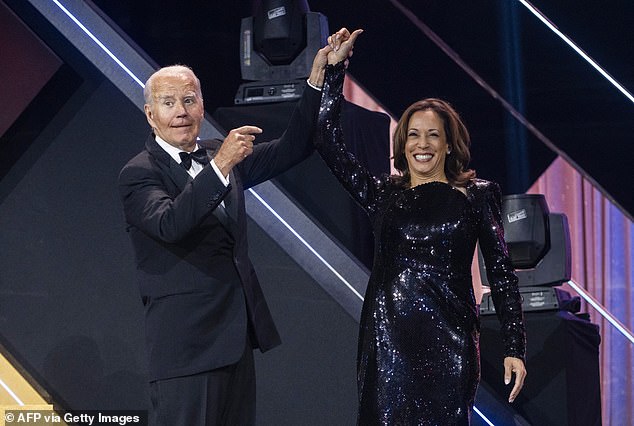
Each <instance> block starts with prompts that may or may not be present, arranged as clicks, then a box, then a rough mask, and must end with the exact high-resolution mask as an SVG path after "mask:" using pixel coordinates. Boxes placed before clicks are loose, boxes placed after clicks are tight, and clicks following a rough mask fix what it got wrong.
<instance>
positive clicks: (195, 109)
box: [145, 69, 204, 151]
mask: <svg viewBox="0 0 634 426" xmlns="http://www.w3.org/2000/svg"><path fill="white" fill-rule="evenodd" d="M150 84H151V85H152V91H151V93H152V99H151V100H150V103H149V104H145V115H146V117H147V121H148V123H150V126H152V128H153V129H154V133H155V134H156V135H157V136H159V137H160V138H161V139H163V140H164V141H165V142H167V143H169V144H170V145H172V146H175V147H177V148H181V149H183V150H185V151H191V150H192V149H193V148H194V147H195V146H196V138H197V137H198V134H199V133H200V123H201V121H202V119H203V116H204V107H203V100H202V96H201V95H200V87H199V85H198V80H197V79H196V77H195V76H194V73H193V72H192V71H190V70H188V69H182V70H180V69H179V70H177V71H173V70H171V71H165V72H161V71H159V74H157V75H155V76H154V77H153V78H152V79H151V81H150Z"/></svg>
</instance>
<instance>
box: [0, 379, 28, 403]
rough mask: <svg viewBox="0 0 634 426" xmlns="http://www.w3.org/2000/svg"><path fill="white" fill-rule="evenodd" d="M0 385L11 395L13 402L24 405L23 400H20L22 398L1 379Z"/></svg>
mask: <svg viewBox="0 0 634 426" xmlns="http://www.w3.org/2000/svg"><path fill="white" fill-rule="evenodd" d="M0 386H2V387H3V388H4V390H6V391H7V392H8V393H9V395H11V397H12V398H13V399H14V400H15V402H17V403H18V405H24V402H22V400H21V399H20V398H18V396H17V395H16V394H15V392H13V391H12V390H11V388H10V387H9V386H8V385H7V384H6V383H5V382H4V380H2V379H0Z"/></svg>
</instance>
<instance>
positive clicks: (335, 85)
mask: <svg viewBox="0 0 634 426" xmlns="http://www.w3.org/2000/svg"><path fill="white" fill-rule="evenodd" d="M343 77H344V68H343V64H337V65H334V66H331V65H329V66H328V67H327V69H326V81H325V84H324V88H323V95H322V101H321V108H320V112H319V131H318V134H317V137H316V145H317V149H318V151H319V153H320V155H321V156H322V157H323V158H324V160H325V161H326V163H327V164H328V166H329V168H330V169H331V171H332V172H333V174H334V175H335V176H336V177H337V179H338V180H339V181H340V182H341V184H342V185H343V186H344V187H345V188H346V190H347V191H348V192H349V193H350V195H351V196H352V197H353V198H354V199H355V200H356V201H357V202H358V203H359V204H360V205H361V206H362V207H363V209H364V210H365V211H366V212H367V214H368V216H369V217H370V220H371V223H372V227H373V231H374V235H375V254H374V266H373V270H372V274H371V276H370V281H369V283H368V288H367V291H366V295H365V301H364V305H363V310H362V313H361V324H360V330H359V347H358V358H357V368H358V389H359V415H358V424H359V425H363V426H368V425H449V424H452V425H453V424H468V423H469V419H470V415H471V409H472V406H473V400H474V398H475V393H476V389H477V385H478V381H479V379H480V358H479V347H478V339H479V319H478V311H477V307H476V303H475V298H474V294H473V288H472V284H471V261H472V258H473V253H474V249H475V245H476V242H477V241H479V244H480V247H481V249H482V252H483V257H484V259H485V263H486V265H487V276H488V279H489V282H490V283H491V288H492V296H493V301H494V304H495V306H496V311H497V312H498V317H499V319H500V322H501V324H502V327H501V330H502V331H501V332H502V338H503V341H504V345H505V348H504V354H505V356H514V357H517V358H521V359H524V356H525V333H524V322H523V317H522V311H521V303H520V296H519V291H518V287H517V277H516V276H515V274H514V273H513V269H512V267H511V264H510V260H509V257H508V253H507V250H506V245H505V243H504V235H503V229H502V226H501V218H500V199H501V197H500V189H499V187H498V185H497V184H495V183H492V182H488V181H485V180H481V179H474V180H472V181H471V182H470V183H469V184H468V185H467V188H466V189H467V195H466V196H465V195H464V194H463V193H462V192H460V191H459V190H457V189H455V188H453V187H452V186H450V185H448V184H446V183H442V182H431V183H428V184H424V185H419V186H416V187H414V188H404V187H403V186H401V185H399V184H397V183H396V182H395V181H394V180H392V179H391V178H390V177H389V176H381V177H374V176H372V175H371V174H370V173H369V172H368V171H367V170H366V169H365V168H364V167H363V166H362V165H361V164H360V163H359V162H358V161H357V159H356V158H355V157H354V156H353V155H352V154H350V153H348V152H347V151H346V148H345V144H344V143H343V133H342V130H341V125H340V112H341V101H342V99H343V95H342V87H343Z"/></svg>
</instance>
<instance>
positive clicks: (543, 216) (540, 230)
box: [502, 194, 549, 269]
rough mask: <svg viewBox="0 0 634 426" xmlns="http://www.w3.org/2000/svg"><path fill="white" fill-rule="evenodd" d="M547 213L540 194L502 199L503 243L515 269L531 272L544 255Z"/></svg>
mask: <svg viewBox="0 0 634 426" xmlns="http://www.w3.org/2000/svg"><path fill="white" fill-rule="evenodd" d="M548 213H549V211H548V206H547V204H546V199H545V198H544V196H543V195H541V194H518V195H508V196H505V197H503V201H502V222H503V224H504V239H505V240H506V245H507V247H508V250H509V255H510V256H511V260H512V262H513V267H515V269H526V268H534V267H535V266H536V265H537V263H538V262H539V261H540V260H541V259H542V258H543V257H544V255H545V254H546V252H547V251H548V245H549V238H548V230H547V226H548Z"/></svg>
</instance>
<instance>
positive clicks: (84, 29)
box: [53, 0, 145, 87]
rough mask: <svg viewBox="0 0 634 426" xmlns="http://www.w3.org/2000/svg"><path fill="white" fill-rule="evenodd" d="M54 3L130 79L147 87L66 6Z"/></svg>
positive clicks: (55, 1) (56, 1) (57, 2)
mask: <svg viewBox="0 0 634 426" xmlns="http://www.w3.org/2000/svg"><path fill="white" fill-rule="evenodd" d="M53 3H55V4H56V5H57V7H59V8H60V10H61V11H62V12H64V13H65V14H66V16H68V17H69V18H70V19H71V20H72V21H73V22H74V23H75V24H76V25H77V26H78V27H79V28H81V30H82V31H83V32H85V33H86V35H87V36H88V37H90V38H91V39H92V41H94V42H95V43H97V46H99V47H100V48H101V50H103V51H104V52H105V53H106V54H107V55H108V56H110V58H112V60H113V61H115V62H116V63H117V65H119V66H120V67H121V69H122V70H123V71H125V72H126V74H128V75H129V76H130V77H132V79H133V80H134V81H136V82H137V83H138V84H139V86H141V87H145V84H143V82H142V81H141V80H140V79H139V78H138V77H137V76H136V75H134V73H133V72H132V71H130V69H129V68H128V67H126V66H125V65H124V64H123V62H121V61H120V60H119V58H117V57H116V56H115V54H114V53H112V52H111V51H110V49H108V48H107V47H106V46H105V45H104V44H103V43H102V42H101V41H100V40H99V39H98V38H97V37H96V36H95V35H94V34H93V33H92V32H90V31H89V30H88V28H86V27H85V26H84V24H82V23H81V22H79V19H77V18H76V17H75V15H73V14H72V13H70V12H69V11H68V9H66V8H65V7H64V5H62V4H61V3H60V2H59V1H58V0H53Z"/></svg>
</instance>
